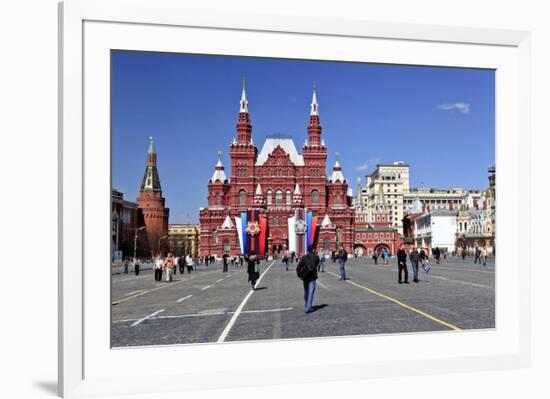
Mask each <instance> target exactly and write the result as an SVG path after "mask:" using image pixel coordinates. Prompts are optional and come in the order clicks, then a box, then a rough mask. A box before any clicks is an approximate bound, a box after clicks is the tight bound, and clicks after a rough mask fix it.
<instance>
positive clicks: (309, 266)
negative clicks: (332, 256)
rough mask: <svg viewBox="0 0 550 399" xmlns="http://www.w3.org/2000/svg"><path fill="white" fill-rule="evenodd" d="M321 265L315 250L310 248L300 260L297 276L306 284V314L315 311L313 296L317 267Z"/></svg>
mask: <svg viewBox="0 0 550 399" xmlns="http://www.w3.org/2000/svg"><path fill="white" fill-rule="evenodd" d="M319 263H320V259H319V256H318V255H317V254H316V253H315V248H313V247H309V248H308V253H307V254H306V255H304V256H302V258H301V259H300V262H298V265H297V266H296V274H297V275H298V277H299V278H300V279H301V280H302V282H303V284H304V302H305V310H306V314H307V313H311V312H312V311H313V294H314V293H315V280H317V267H318V265H319Z"/></svg>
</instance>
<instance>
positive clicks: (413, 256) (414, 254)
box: [409, 247, 420, 283]
mask: <svg viewBox="0 0 550 399" xmlns="http://www.w3.org/2000/svg"><path fill="white" fill-rule="evenodd" d="M409 259H410V261H411V266H412V269H413V281H414V282H415V283H418V262H419V261H420V253H419V252H418V251H417V249H416V247H413V249H412V251H411V252H410V253H409Z"/></svg>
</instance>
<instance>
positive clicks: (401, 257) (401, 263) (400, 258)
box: [397, 245, 409, 284]
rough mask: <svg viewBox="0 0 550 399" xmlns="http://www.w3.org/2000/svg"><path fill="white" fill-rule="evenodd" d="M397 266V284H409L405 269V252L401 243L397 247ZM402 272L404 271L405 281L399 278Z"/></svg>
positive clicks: (407, 272) (407, 273)
mask: <svg viewBox="0 0 550 399" xmlns="http://www.w3.org/2000/svg"><path fill="white" fill-rule="evenodd" d="M397 267H398V273H399V284H401V283H405V284H409V271H408V270H407V252H405V249H404V247H403V245H401V246H400V247H399V251H397ZM403 272H405V281H403V280H402V279H401V275H402V274H403Z"/></svg>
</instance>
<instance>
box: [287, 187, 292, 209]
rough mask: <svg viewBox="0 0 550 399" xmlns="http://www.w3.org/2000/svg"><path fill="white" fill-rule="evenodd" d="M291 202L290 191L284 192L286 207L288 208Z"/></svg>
mask: <svg viewBox="0 0 550 399" xmlns="http://www.w3.org/2000/svg"><path fill="white" fill-rule="evenodd" d="M291 201H292V194H291V193H290V190H286V205H287V206H290V202H291Z"/></svg>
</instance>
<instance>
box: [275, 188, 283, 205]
mask: <svg viewBox="0 0 550 399" xmlns="http://www.w3.org/2000/svg"><path fill="white" fill-rule="evenodd" d="M275 206H283V191H282V190H277V191H275Z"/></svg>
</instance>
